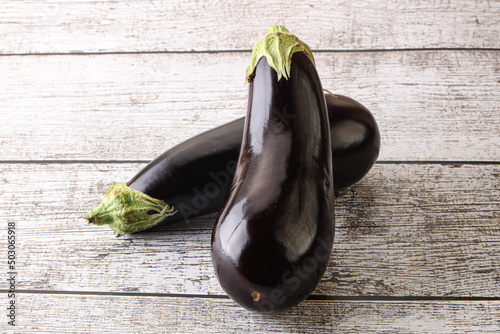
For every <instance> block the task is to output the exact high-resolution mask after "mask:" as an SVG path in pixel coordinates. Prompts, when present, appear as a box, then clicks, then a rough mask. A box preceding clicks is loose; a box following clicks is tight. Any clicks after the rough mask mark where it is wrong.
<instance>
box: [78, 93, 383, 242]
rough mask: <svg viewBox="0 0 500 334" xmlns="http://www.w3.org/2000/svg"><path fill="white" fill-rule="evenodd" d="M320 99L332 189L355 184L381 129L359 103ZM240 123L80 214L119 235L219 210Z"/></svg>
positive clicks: (164, 160)
mask: <svg viewBox="0 0 500 334" xmlns="http://www.w3.org/2000/svg"><path fill="white" fill-rule="evenodd" d="M325 98H326V103H327V109H328V117H329V123H330V132H331V133H332V136H331V148H332V157H333V160H332V161H333V171H334V189H335V190H339V189H342V188H346V187H349V186H351V185H353V184H354V183H356V182H358V181H359V180H361V179H362V178H363V177H364V176H365V174H366V173H367V172H368V171H369V170H370V169H371V168H372V166H373V165H374V163H375V161H376V160H377V157H378V153H379V150H380V132H379V129H378V126H377V122H376V121H375V118H374V117H373V115H372V114H371V112H370V111H369V110H368V109H367V108H366V107H364V106H363V105H362V104H361V103H359V102H357V101H356V100H354V99H351V98H349V97H346V96H342V95H336V94H333V93H331V92H329V91H325ZM282 118H283V119H284V120H285V121H286V119H285V118H284V116H283V117H282ZM244 122H245V119H244V118H243V117H242V118H239V119H237V120H234V121H232V122H230V123H227V124H224V125H222V126H219V127H217V128H215V129H212V130H209V131H206V132H204V133H202V134H200V135H197V136H195V137H193V138H190V139H188V140H186V141H185V142H183V143H180V144H178V145H177V146H175V147H173V148H171V149H169V150H168V151H166V152H164V153H163V154H162V155H160V156H158V157H157V158H156V159H154V160H153V161H151V162H150V163H149V164H148V165H146V166H145V167H144V168H143V169H142V170H141V171H139V173H138V174H136V175H135V176H134V177H133V178H132V179H131V180H130V181H129V182H128V183H125V182H122V183H117V184H115V185H113V186H112V187H111V188H110V190H109V191H108V193H107V194H106V196H105V198H104V200H103V201H102V203H101V204H100V205H99V206H98V207H97V208H96V209H94V210H93V211H91V212H89V213H87V214H86V215H85V218H86V219H87V220H88V221H89V222H90V223H93V224H96V225H109V226H110V228H111V229H112V230H113V231H115V232H116V233H117V234H118V235H122V234H129V233H134V232H139V231H142V230H144V229H148V228H150V227H153V226H156V225H158V224H159V223H161V224H170V223H176V222H180V221H184V220H188V219H190V218H195V217H199V216H202V215H205V214H209V213H215V212H217V211H219V209H220V208H221V205H222V202H223V200H224V196H225V193H226V191H227V189H228V186H229V183H230V181H231V179H232V177H233V175H234V169H235V166H236V162H237V159H238V155H239V152H240V147H241V140H242V135H243V128H244ZM167 203H168V204H167ZM174 208H175V210H174Z"/></svg>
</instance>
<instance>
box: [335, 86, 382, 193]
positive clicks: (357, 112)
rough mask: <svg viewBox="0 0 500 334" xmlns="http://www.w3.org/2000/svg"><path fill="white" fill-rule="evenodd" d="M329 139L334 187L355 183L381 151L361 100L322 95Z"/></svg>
mask: <svg viewBox="0 0 500 334" xmlns="http://www.w3.org/2000/svg"><path fill="white" fill-rule="evenodd" d="M325 97H326V105H327V107H328V117H329V121H330V130H331V131H330V133H331V136H332V137H331V138H332V156H333V179H334V184H335V189H336V190H338V189H341V188H345V187H349V186H350V185H353V184H354V183H356V182H358V181H359V180H361V179H362V178H363V176H365V175H366V173H368V171H369V170H370V169H371V168H372V167H373V165H374V164H375V161H376V160H377V158H378V154H379V151H380V132H379V129H378V126H377V122H376V121H375V118H374V117H373V115H372V113H371V112H370V111H369V110H368V109H367V108H366V107H365V106H363V105H362V104H361V103H359V102H357V101H355V100H353V99H351V98H349V97H346V96H341V95H333V94H325Z"/></svg>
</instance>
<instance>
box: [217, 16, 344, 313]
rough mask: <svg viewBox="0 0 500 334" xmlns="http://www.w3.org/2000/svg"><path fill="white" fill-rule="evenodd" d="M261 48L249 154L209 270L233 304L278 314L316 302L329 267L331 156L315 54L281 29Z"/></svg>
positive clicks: (241, 162)
mask: <svg viewBox="0 0 500 334" xmlns="http://www.w3.org/2000/svg"><path fill="white" fill-rule="evenodd" d="M260 43H263V44H264V45H265V51H261V48H260V47H259V44H257V45H256V47H255V48H254V51H253V61H252V64H256V65H255V69H253V68H252V67H251V68H250V69H249V71H248V72H249V76H248V77H249V78H251V81H250V88H249V100H248V109H247V116H246V122H245V130H244V134H243V140H242V146H241V151H240V155H239V159H238V163H237V165H236V171H235V174H234V178H233V180H232V182H231V185H230V190H229V192H228V194H227V196H226V198H225V200H224V203H223V205H222V208H221V211H220V213H219V216H218V218H217V221H216V223H215V225H214V229H213V233H212V263H213V266H214V271H215V273H216V275H217V278H218V280H219V283H220V284H221V286H222V288H223V289H224V290H225V291H226V293H227V294H228V295H229V296H230V297H231V298H232V299H233V300H234V301H236V302H237V303H238V304H240V305H241V306H243V307H245V308H247V309H249V310H254V311H259V312H275V311H281V310H284V309H286V308H288V307H291V306H294V305H296V304H298V303H299V302H301V301H302V300H303V299H305V298H306V297H307V296H309V294H310V293H311V292H312V291H313V289H314V288H315V286H316V284H317V282H318V281H319V279H320V278H321V276H322V275H323V273H324V271H325V269H326V266H327V264H328V259H329V257H330V253H331V249H332V244H333V231H334V228H333V227H334V223H333V221H334V210H333V172H332V157H331V155H332V152H331V143H330V127H329V123H328V114H327V110H326V101H325V97H324V94H323V90H322V86H321V81H320V79H319V75H318V73H317V71H316V68H315V65H314V61H313V58H312V53H311V52H310V50H309V47H307V45H306V44H304V43H303V42H301V41H300V40H298V39H297V38H296V37H295V36H294V35H292V34H290V33H289V32H288V30H286V29H285V28H283V27H280V26H275V27H273V28H271V29H270V30H269V31H268V33H267V34H266V37H265V38H264V40H263V41H262V42H260ZM274 50H280V51H281V52H274ZM282 55H283V56H282ZM273 65H274V66H273Z"/></svg>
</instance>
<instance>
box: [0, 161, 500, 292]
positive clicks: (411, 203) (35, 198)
mask: <svg viewBox="0 0 500 334" xmlns="http://www.w3.org/2000/svg"><path fill="white" fill-rule="evenodd" d="M140 166H141V165H140V164H105V163H102V164H80V163H75V164H71V163H66V164H2V177H1V178H0V180H1V181H2V183H1V184H0V200H1V201H2V203H4V205H3V206H2V207H1V208H0V221H4V222H8V221H14V222H16V225H17V234H18V239H17V240H18V254H19V255H18V266H19V268H20V269H19V272H20V274H19V277H20V283H19V284H20V286H22V287H23V289H39V290H54V291H59V290H63V291H104V292H105V291H133V292H141V293H143V292H148V293H188V294H217V295H221V294H223V292H222V290H221V288H220V286H219V284H218V282H217V280H216V278H215V276H214V275H213V271H212V266H211V259H210V231H211V227H212V224H213V221H214V218H215V216H214V215H210V216H206V217H204V218H200V219H196V220H192V221H190V222H186V223H182V224H178V225H175V226H169V227H163V228H159V229H156V230H151V231H149V232H147V233H141V234H136V235H132V236H127V237H122V238H115V237H114V236H113V234H112V232H111V230H109V229H108V228H106V227H98V226H92V225H86V224H85V222H84V220H83V219H82V215H83V214H84V213H85V212H86V211H88V210H89V209H92V208H93V207H94V206H95V205H97V204H98V202H99V201H100V199H101V198H102V196H103V195H104V193H105V192H106V191H107V189H108V187H109V186H110V185H111V184H113V183H115V182H120V181H124V180H127V179H128V178H129V177H131V176H132V174H133V173H135V171H136V170H137V169H138V168H139V167H140ZM499 177H500V165H498V164H492V165H462V166H455V165H439V164H433V165H417V164H382V165H376V166H375V167H374V169H373V170H372V171H371V172H370V173H369V174H368V175H367V176H366V177H365V178H364V179H363V180H362V181H361V182H360V183H359V184H358V185H356V186H353V187H351V188H350V189H347V190H345V191H342V192H341V193H340V194H339V195H338V196H337V201H336V205H335V207H336V217H337V218H336V236H335V247H334V251H333V254H332V258H331V261H330V264H329V267H328V269H327V272H326V274H325V276H324V277H323V279H322V281H321V282H320V284H319V285H318V287H317V289H316V292H315V293H316V294H322V295H331V296H339V295H340V296H366V295H377V296H441V297H442V296H455V297H457V296H458V297H463V296H465V297H469V296H474V297H492V296H495V297H499V296H500V284H499V277H500V228H499V225H498V222H499V220H500V210H499V207H500V202H499V201H500V187H499V186H498V184H499ZM0 256H6V255H5V254H4V253H1V255H0ZM1 260H2V258H0V261H1ZM5 286H6V282H2V283H0V288H3V287H5Z"/></svg>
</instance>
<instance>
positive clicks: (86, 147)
mask: <svg viewBox="0 0 500 334" xmlns="http://www.w3.org/2000/svg"><path fill="white" fill-rule="evenodd" d="M248 57H249V54H248V53H245V52H243V53H218V54H211V53H210V54H204V53H202V54H132V55H131V54H118V55H117V54H111V55H85V56H45V57H43V56H39V57H21V56H20V57H3V58H2V61H1V62H0V73H2V76H0V91H1V92H2V98H1V99H0V113H1V117H2V122H0V133H1V134H2V137H1V140H0V160H26V161H29V160H75V159H76V160H133V161H137V160H139V161H148V160H151V159H153V158H154V157H155V156H157V155H158V154H160V153H162V152H163V151H165V150H166V149H168V148H170V147H172V146H173V145H175V144H176V143H179V142H181V141H183V140H185V139H188V138H189V137H191V136H194V135H196V134H198V133H201V132H203V131H205V130H208V129H211V128H213V127H215V126H217V125H220V124H223V123H226V122H228V121H229V120H232V119H235V118H238V117H241V116H243V115H245V112H246V103H247V94H248V91H247V90H248V88H247V86H246V85H245V83H244V69H245V67H246V65H247V63H248ZM316 59H317V67H318V70H319V72H320V75H321V77H322V82H323V86H324V87H325V88H328V89H331V90H332V91H334V92H335V93H337V94H343V95H347V96H350V97H353V98H355V99H357V100H358V101H360V102H362V103H363V104H365V105H366V106H367V107H368V108H369V109H371V110H372V112H373V114H374V115H375V117H376V119H377V121H378V123H379V126H380V130H381V135H382V150H381V152H380V157H379V158H380V159H381V160H397V161H400V160H459V161H460V160H465V161H467V160H469V161H470V160H477V161H481V160H482V161H500V140H499V138H500V137H499V133H500V107H499V105H498V101H499V100H500V80H499V78H500V52H498V51H419V52H353V53H331V52H325V53H318V54H317V56H316Z"/></svg>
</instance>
